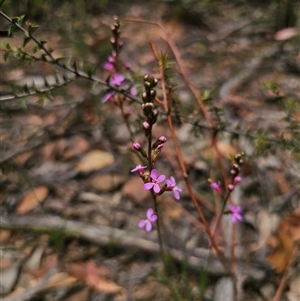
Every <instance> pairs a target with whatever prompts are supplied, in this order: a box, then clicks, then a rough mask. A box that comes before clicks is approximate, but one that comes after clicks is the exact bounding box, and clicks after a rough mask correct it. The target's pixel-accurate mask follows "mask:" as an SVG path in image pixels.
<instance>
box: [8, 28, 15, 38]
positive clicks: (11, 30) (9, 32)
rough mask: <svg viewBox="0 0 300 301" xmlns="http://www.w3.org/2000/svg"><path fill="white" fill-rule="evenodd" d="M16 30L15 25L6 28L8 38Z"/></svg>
mask: <svg viewBox="0 0 300 301" xmlns="http://www.w3.org/2000/svg"><path fill="white" fill-rule="evenodd" d="M16 30H17V27H16V26H15V25H11V26H9V27H8V36H9V37H11V36H12V34H13V32H14V31H16Z"/></svg>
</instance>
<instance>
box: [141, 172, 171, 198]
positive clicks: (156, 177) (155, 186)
mask: <svg viewBox="0 0 300 301" xmlns="http://www.w3.org/2000/svg"><path fill="white" fill-rule="evenodd" d="M150 176H151V179H152V182H149V183H145V184H144V189H146V190H150V189H152V188H153V190H154V192H155V193H159V192H160V186H159V183H161V182H163V181H164V180H165V178H166V176H165V175H160V176H159V175H158V172H157V170H156V169H152V170H151V173H150Z"/></svg>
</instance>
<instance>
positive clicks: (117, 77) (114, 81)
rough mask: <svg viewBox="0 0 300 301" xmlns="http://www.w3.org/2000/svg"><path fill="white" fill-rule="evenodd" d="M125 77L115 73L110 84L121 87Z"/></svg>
mask: <svg viewBox="0 0 300 301" xmlns="http://www.w3.org/2000/svg"><path fill="white" fill-rule="evenodd" d="M124 79H125V77H124V76H123V75H122V74H119V73H114V74H113V75H112V76H111V78H110V80H109V83H110V84H111V85H114V86H121V84H122V82H123V81H124Z"/></svg>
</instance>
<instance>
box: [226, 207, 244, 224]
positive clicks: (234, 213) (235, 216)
mask: <svg viewBox="0 0 300 301" xmlns="http://www.w3.org/2000/svg"><path fill="white" fill-rule="evenodd" d="M229 208H230V212H231V221H232V222H233V223H237V222H240V221H242V220H243V217H242V215H241V212H242V207H241V206H235V205H230V206H229Z"/></svg>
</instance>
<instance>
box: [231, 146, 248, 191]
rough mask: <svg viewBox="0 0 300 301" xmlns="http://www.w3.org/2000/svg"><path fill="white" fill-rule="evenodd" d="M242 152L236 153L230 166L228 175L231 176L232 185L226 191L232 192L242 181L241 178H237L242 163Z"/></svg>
mask: <svg viewBox="0 0 300 301" xmlns="http://www.w3.org/2000/svg"><path fill="white" fill-rule="evenodd" d="M244 155H245V154H244V152H241V153H238V154H236V155H235V156H234V163H233V164H232V166H231V169H230V174H231V176H232V183H231V184H229V185H228V190H229V191H232V190H233V189H234V186H235V185H236V184H238V183H240V182H241V181H242V178H241V177H240V176H239V173H240V171H241V166H242V165H243V163H244V160H243V157H244Z"/></svg>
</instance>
